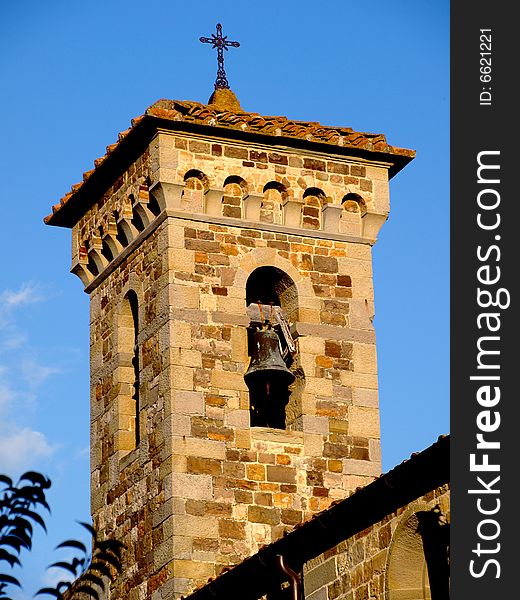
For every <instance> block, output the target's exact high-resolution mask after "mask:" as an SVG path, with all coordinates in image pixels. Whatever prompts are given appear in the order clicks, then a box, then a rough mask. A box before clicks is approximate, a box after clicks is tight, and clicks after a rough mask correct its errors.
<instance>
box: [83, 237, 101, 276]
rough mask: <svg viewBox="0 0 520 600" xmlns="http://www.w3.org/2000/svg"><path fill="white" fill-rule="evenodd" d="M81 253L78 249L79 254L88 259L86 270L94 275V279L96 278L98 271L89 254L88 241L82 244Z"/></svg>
mask: <svg viewBox="0 0 520 600" xmlns="http://www.w3.org/2000/svg"><path fill="white" fill-rule="evenodd" d="M83 248H84V250H83V252H81V249H80V253H82V254H83V255H84V256H87V257H88V263H87V269H88V270H89V271H90V273H91V275H94V277H97V275H99V269H98V267H97V265H96V263H95V262H94V260H93V258H92V256H91V255H90V253H89V249H90V243H89V241H88V240H85V242H84V243H83Z"/></svg>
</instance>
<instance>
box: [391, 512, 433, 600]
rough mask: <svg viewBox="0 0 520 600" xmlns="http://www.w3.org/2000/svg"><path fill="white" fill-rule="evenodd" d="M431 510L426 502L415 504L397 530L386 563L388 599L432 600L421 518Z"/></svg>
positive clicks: (403, 517) (406, 513) (404, 515)
mask: <svg viewBox="0 0 520 600" xmlns="http://www.w3.org/2000/svg"><path fill="white" fill-rule="evenodd" d="M427 510H431V508H430V507H428V505H427V504H425V503H423V502H420V503H417V504H414V505H413V506H412V507H410V508H409V509H408V510H407V511H406V512H405V513H404V514H403V516H402V517H401V519H400V522H399V524H398V525H397V528H396V530H395V531H394V534H393V536H392V541H391V543H390V547H389V550H388V558H387V564H386V577H385V581H386V585H385V588H386V593H385V600H432V595H431V591H430V580H429V576H428V565H427V563H426V557H425V554H424V547H423V539H422V536H421V533H420V517H419V515H420V514H421V512H425V511H427Z"/></svg>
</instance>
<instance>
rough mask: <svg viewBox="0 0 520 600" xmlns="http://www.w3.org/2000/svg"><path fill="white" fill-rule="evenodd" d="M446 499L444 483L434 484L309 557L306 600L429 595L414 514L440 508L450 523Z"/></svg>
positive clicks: (378, 599)
mask: <svg viewBox="0 0 520 600" xmlns="http://www.w3.org/2000/svg"><path fill="white" fill-rule="evenodd" d="M449 502H450V494H449V488H448V486H447V485H445V486H442V487H440V488H437V489H436V490H433V491H432V492H429V493H428V494H426V495H425V496H422V497H421V498H418V499H417V500H416V501H414V502H412V503H410V504H408V505H407V506H404V507H402V508H401V509H399V510H398V511H396V512H394V513H392V514H389V515H387V516H386V517H385V518H384V519H383V520H382V521H380V522H378V523H376V524H374V525H373V526H371V527H369V528H368V529H365V530H364V531H362V532H360V533H359V534H357V535H355V536H353V537H352V538H349V539H347V540H345V541H343V542H341V543H340V544H338V545H337V546H335V547H334V548H331V549H330V550H328V551H327V552H325V553H324V554H322V555H320V556H317V557H316V558H314V559H312V560H310V561H309V562H308V563H306V564H305V566H304V569H303V584H304V596H305V598H306V600H368V599H369V598H370V599H373V600H392V599H394V600H396V599H401V600H405V599H411V598H413V599H424V600H426V598H430V597H431V596H430V595H429V584H428V576H427V569H426V563H425V559H424V552H423V549H422V540H421V536H420V534H419V532H418V528H417V521H416V520H415V515H417V513H419V512H424V511H431V510H432V509H435V508H436V507H438V508H439V510H440V516H441V521H442V522H443V523H449V521H450V504H449Z"/></svg>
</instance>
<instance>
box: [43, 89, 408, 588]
mask: <svg viewBox="0 0 520 600" xmlns="http://www.w3.org/2000/svg"><path fill="white" fill-rule="evenodd" d="M413 156H414V153H413V152H412V151H409V150H403V149H399V148H395V147H392V146H389V145H388V144H387V142H386V139H385V137H384V136H382V135H371V134H365V133H357V132H354V131H352V130H351V129H348V128H334V127H325V126H321V125H319V124H317V123H305V122H295V121H290V120H288V119H286V118H284V117H263V116H261V115H258V114H254V113H247V112H244V111H243V110H242V109H241V108H240V105H239V103H238V100H237V99H236V97H235V96H234V94H233V93H232V92H231V91H230V90H225V89H221V90H216V91H215V93H214V94H213V96H212V99H211V103H210V104H209V105H203V104H198V103H196V102H176V101H170V100H160V101H159V102H157V103H155V104H154V105H153V106H151V107H150V108H149V109H148V110H147V111H146V113H145V114H144V115H143V116H141V117H138V118H137V119H134V120H133V122H132V126H131V128H130V129H129V130H127V131H125V132H123V133H122V134H120V136H119V140H118V142H117V143H116V144H114V145H113V146H109V147H108V148H107V153H106V155H105V156H104V157H103V158H101V159H98V160H97V161H95V168H94V170H93V171H90V172H88V173H85V175H84V179H83V182H82V183H80V184H78V185H75V186H73V188H72V191H71V192H70V193H69V194H67V195H66V196H65V197H64V198H63V199H62V201H61V202H60V203H59V204H58V205H56V206H55V207H53V213H52V214H51V215H50V216H49V217H47V218H46V222H47V223H48V224H51V225H58V226H62V227H70V228H71V229H72V242H73V243H72V247H73V252H72V272H73V273H75V274H76V275H78V276H79V277H80V279H81V281H82V282H83V285H84V286H85V291H86V292H87V293H88V294H89V295H90V300H91V317H90V318H91V391H92V393H91V427H92V438H91V439H92V442H91V444H92V445H91V465H92V467H91V468H92V513H93V518H94V523H95V526H96V528H97V529H98V530H100V531H101V533H102V534H103V535H108V536H112V537H116V538H118V539H120V540H122V541H123V542H125V544H126V545H127V547H128V551H127V553H126V556H125V572H124V575H123V576H122V577H121V578H120V579H119V580H118V583H117V584H116V587H115V589H114V590H113V592H112V593H111V597H112V598H125V597H128V598H131V599H132V600H133V599H137V598H153V599H154V600H159V599H160V598H163V599H166V598H176V597H179V596H180V595H181V594H185V593H187V592H188V591H189V590H191V589H192V588H193V587H194V586H197V585H199V584H201V583H203V582H205V581H207V579H208V578H210V577H212V576H215V575H217V574H218V573H220V572H221V571H222V569H223V568H225V567H228V566H230V565H233V564H235V563H237V562H240V561H242V560H243V559H244V558H246V557H248V556H250V555H251V554H253V553H255V552H256V551H257V550H258V548H259V547H260V546H261V545H263V544H266V543H269V542H271V541H273V540H275V539H277V538H279V537H280V536H282V535H283V533H284V532H285V531H286V530H289V529H291V528H293V527H294V526H295V525H298V524H300V523H302V522H303V521H304V520H305V519H307V518H308V517H310V516H311V515H312V514H314V513H316V512H317V511H320V510H322V509H325V508H327V507H328V506H329V505H330V504H331V503H332V502H333V501H334V500H336V499H340V498H344V497H346V496H348V495H349V494H350V493H351V492H352V491H353V490H355V489H356V487H358V486H362V485H365V484H366V483H368V482H369V481H371V480H372V479H373V478H374V477H375V476H377V475H378V474H379V473H380V468H381V457H380V445H379V411H378V397H377V367H376V348H375V335H374V330H373V326H372V318H373V315H374V298H373V283H372V268H371V267H372V263H371V247H372V245H373V244H374V242H375V240H376V237H377V233H378V231H379V228H380V227H381V225H382V224H383V222H384V221H385V219H386V218H387V215H388V211H389V194H388V180H389V178H390V177H392V176H393V175H395V174H396V173H397V172H398V171H399V170H400V169H402V168H403V167H404V166H405V165H406V164H407V163H408V162H409V161H410V160H411V159H412V158H413ZM255 311H257V312H255ZM258 311H262V313H261V316H262V318H259V317H258V315H259V314H260V313H259V312H258ZM266 313H268V314H267V315H266ZM255 319H256V321H255ZM255 323H256V325H255ZM255 327H256V329H257V330H258V329H259V328H262V327H264V328H267V329H269V330H271V331H275V332H276V335H277V336H278V339H279V342H280V345H279V348H278V349H276V348H275V346H276V343H274V345H273V349H274V350H276V352H277V353H278V352H279V353H280V356H281V360H283V361H284V365H285V366H286V368H287V369H288V370H289V371H290V374H291V375H290V377H287V378H286V392H284V393H285V396H286V397H285V398H283V399H282V398H280V397H277V396H276V395H274V396H273V395H271V401H272V402H273V405H272V406H273V410H276V411H278V413H277V414H279V415H281V416H279V417H277V418H276V419H275V420H274V421H269V420H265V421H260V422H261V423H262V422H267V423H274V424H275V427H265V426H257V425H256V424H255V418H256V417H255V414H257V413H255V412H254V410H253V409H252V407H251V403H250V394H249V390H248V387H247V386H246V383H245V381H244V374H245V373H246V371H247V369H248V366H249V361H250V354H251V349H252V343H251V339H252V336H251V328H253V329H254V328H255ZM248 332H249V334H248ZM253 337H254V336H253ZM248 338H249V339H248ZM255 339H256V338H255ZM276 360H278V361H279V360H280V359H279V358H278V357H277V358H276ZM280 364H281V363H280ZM282 366H283V365H282ZM287 385H288V387H287ZM281 404H283V406H282V408H281ZM252 410H253V412H252ZM269 410H270V406H269V405H263V406H262V411H263V412H262V415H263V416H262V418H264V419H268V418H269V415H268V411H269ZM266 411H267V413H266ZM280 411H282V412H280ZM257 412H258V411H257ZM266 414H267V417H265V415H266Z"/></svg>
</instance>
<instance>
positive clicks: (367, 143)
mask: <svg viewBox="0 0 520 600" xmlns="http://www.w3.org/2000/svg"><path fill="white" fill-rule="evenodd" d="M149 121H155V122H156V123H158V122H161V123H162V124H168V123H170V124H171V125H172V126H173V125H174V124H177V125H180V124H182V123H185V124H193V125H197V126H204V127H213V128H218V129H220V130H221V131H220V133H224V135H225V130H228V131H230V132H231V131H235V132H240V133H249V134H260V135H263V136H272V137H276V138H283V139H284V143H286V142H287V141H288V140H291V139H292V140H297V141H303V142H310V143H313V142H314V143H320V144H328V145H331V146H335V147H336V151H339V149H340V148H344V149H353V150H355V151H358V152H359V151H362V152H363V153H377V154H386V155H388V158H389V159H390V160H389V162H392V163H394V162H398V163H399V164H400V165H401V166H400V167H399V168H398V169H397V170H400V168H402V166H404V164H406V163H407V162H408V161H409V160H411V159H412V158H413V157H414V156H415V151H413V150H408V149H406V148H398V147H396V146H391V145H389V144H388V143H387V141H386V137H385V136H384V135H382V134H373V133H361V132H358V131H354V130H353V129H351V128H350V127H328V126H325V125H321V124H320V123H317V122H307V121H292V120H290V119H287V118H286V117H276V116H274V117H267V116H262V115H260V114H258V113H251V112H243V111H231V110H226V109H223V108H222V107H220V106H218V105H211V104H201V103H199V102H191V101H179V100H165V99H163V100H158V101H157V102H155V103H154V104H152V106H150V107H149V108H148V109H147V110H146V112H145V113H144V115H140V116H139V117H136V118H135V119H132V122H131V127H129V128H128V129H126V130H125V131H122V132H121V133H120V134H119V136H118V140H117V142H116V143H115V144H111V145H110V146H107V148H106V153H105V155H104V156H102V157H101V158H98V159H96V160H95V161H94V169H92V170H90V171H86V172H85V173H83V181H81V182H80V183H76V184H74V185H73V186H72V187H71V190H70V192H68V193H67V194H65V196H63V198H61V200H60V202H59V203H58V204H55V205H54V206H53V207H52V214H50V215H48V216H47V217H45V219H44V221H45V223H47V224H51V225H63V223H62V222H61V221H62V219H60V218H56V215H57V214H58V213H60V211H62V209H63V207H64V206H66V205H69V203H70V202H71V201H73V199H74V198H75V196H76V195H77V194H78V192H80V191H81V190H82V189H83V187H84V186H85V185H87V184H88V183H90V182H91V180H92V179H95V178H96V175H97V173H98V171H99V169H100V167H101V166H104V165H106V164H107V163H110V162H111V160H112V155H113V154H114V152H115V151H116V150H118V149H119V148H120V147H121V146H123V145H124V144H125V143H128V142H129V141H130V139H131V138H134V137H137V136H136V133H137V131H138V130H139V129H142V128H143V126H144V125H145V123H147V122H149ZM175 128H177V127H175ZM222 130H224V132H222ZM126 140H128V142H127V141H126ZM330 151H331V152H334V151H333V150H332V149H331V150H330ZM391 157H392V158H391ZM397 170H396V171H395V172H397Z"/></svg>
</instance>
